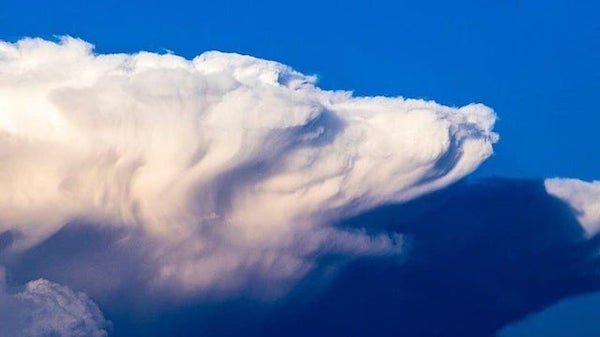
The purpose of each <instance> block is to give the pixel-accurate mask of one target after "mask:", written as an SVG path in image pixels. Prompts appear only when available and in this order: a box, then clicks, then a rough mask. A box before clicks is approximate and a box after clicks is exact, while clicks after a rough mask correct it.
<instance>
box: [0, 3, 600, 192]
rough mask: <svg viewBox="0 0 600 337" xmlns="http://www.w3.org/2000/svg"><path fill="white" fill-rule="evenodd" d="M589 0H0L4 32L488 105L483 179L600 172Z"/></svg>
mask: <svg viewBox="0 0 600 337" xmlns="http://www.w3.org/2000/svg"><path fill="white" fill-rule="evenodd" d="M599 7H600V5H599V4H598V3H597V2H595V1H579V2H577V4H575V3H574V2H571V1H554V0H553V1H537V0H536V1H516V0H510V1H480V2H471V1H451V2H450V1H411V2H408V1H381V2H377V3H372V2H368V1H323V2H322V1H313V0H309V1H302V2H286V1H230V0H229V1H197V2H193V1H179V0H173V1H168V2H164V1H127V2H123V1H113V0H108V1H93V2H80V1H53V2H52V4H49V3H45V4H41V3H40V2H38V1H27V0H25V1H3V3H2V4H1V5H0V22H2V29H1V30H0V38H2V39H5V40H16V39H18V38H21V37H23V36H42V37H52V36H53V35H60V34H69V35H73V36H77V37H81V38H83V39H85V40H88V41H91V42H93V43H95V44H96V48H97V51H99V52H132V51H138V50H149V51H164V50H165V49H168V50H172V51H174V52H175V53H177V54H180V55H184V56H186V57H193V56H194V55H197V54H199V53H201V52H203V51H206V50H211V49H217V50H222V51H234V52H239V53H244V54H251V55H254V56H258V57H261V58H266V59H272V60H277V61H280V62H282V63H285V64H289V65H291V66H292V67H294V68H295V69H297V70H300V71H302V72H305V73H314V74H318V75H319V77H320V86H321V87H324V88H332V89H348V90H354V91H355V92H356V93H357V94H361V95H402V96H406V97H420V98H428V99H434V100H436V101H439V102H440V103H443V104H448V105H461V104H465V103H469V102H483V103H485V104H487V105H489V106H491V107H493V108H494V109H495V110H496V111H497V113H498V114H499V117H500V121H499V123H498V126H497V130H498V131H499V132H500V134H501V142H500V143H498V144H497V146H496V154H495V156H494V157H493V158H492V159H491V160H489V161H488V163H487V164H486V165H484V166H483V167H482V168H481V169H480V170H479V171H478V173H477V174H478V175H483V176H489V175H501V176H512V177H551V176H563V177H579V178H581V179H588V180H589V179H593V178H598V172H600V156H597V155H596V153H597V136H596V128H597V125H598V124H599V123H600V113H599V112H598V108H597V106H596V105H595V99H596V95H597V92H598V89H599V88H600V66H599V64H600V59H599V58H600V41H599V40H600V39H599V38H598V36H599V35H600V23H599V20H597V17H598V13H599V12H600V8H599Z"/></svg>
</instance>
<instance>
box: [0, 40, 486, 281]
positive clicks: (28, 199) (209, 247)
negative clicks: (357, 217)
mask: <svg viewBox="0 0 600 337" xmlns="http://www.w3.org/2000/svg"><path fill="white" fill-rule="evenodd" d="M0 109H1V111H2V114H0V158H2V159H1V160H2V167H1V168H0V185H1V186H2V187H3V193H2V194H1V195H0V233H2V232H10V233H12V234H11V235H12V237H13V238H14V240H12V243H11V246H10V250H11V251H13V252H18V251H23V250H26V249H29V248H31V247H33V246H35V245H37V244H39V243H40V242H42V241H43V240H45V239H47V238H48V237H50V236H52V235H53V234H55V233H57V231H59V230H60V229H61V228H63V227H64V226H65V224H67V223H72V222H80V223H88V224H89V223H92V224H95V225H97V226H111V227H115V228H126V229H127V230H128V231H130V232H131V233H136V236H135V238H133V239H132V240H136V242H137V245H138V246H140V247H143V249H144V250H145V254H144V255H145V256H146V258H147V259H148V261H147V262H148V263H151V264H153V265H155V266H156V267H157V268H156V272H155V274H154V275H153V280H154V282H156V283H157V284H162V283H165V282H167V283H171V282H174V283H176V284H178V286H179V287H180V288H181V289H183V290H189V291H202V290H204V289H209V288H215V287H216V288H224V289H237V288H240V287H244V285H245V284H246V282H247V280H246V279H247V278H248V277H250V275H259V277H262V278H265V279H268V280H270V282H271V283H270V284H272V283H277V282H280V281H281V282H283V283H285V282H288V281H290V280H295V279H297V278H298V277H300V276H302V275H304V274H306V273H307V272H309V271H310V270H311V268H312V267H313V266H314V257H315V256H317V255H321V254H326V253H336V254H345V255H348V256H360V255H371V254H386V253H393V252H396V251H398V249H399V247H400V244H401V240H400V238H399V237H397V236H396V235H394V234H393V233H391V234H371V233H369V231H367V230H364V229H363V230H357V229H352V230H350V229H339V228H336V227H334V226H332V225H331V224H332V223H334V222H335V221H337V220H339V219H341V218H344V217H348V216H352V215H354V214H357V213H359V212H362V211H364V210H367V209H370V208H373V207H376V206H379V205H382V204H386V203H392V202H404V201H407V200H411V199H414V198H416V197H418V196H421V195H423V194H425V193H428V192H431V191H435V190H438V189H441V188H443V187H445V186H448V185H449V184H451V183H453V182H456V181H457V180H459V179H461V178H463V177H464V176H465V175H467V174H468V173H470V172H472V171H473V170H474V169H475V168H477V166H478V165H479V164H480V163H481V162H482V161H484V160H485V159H486V158H488V157H489V156H490V155H491V153H492V144H493V143H494V142H495V141H496V139H497V135H496V134H495V133H494V132H493V131H492V128H493V125H494V122H495V114H494V113H493V111H492V110H491V109H489V108H488V107H486V106H484V105H481V104H471V105H467V106H464V107H460V108H453V107H447V106H443V105H440V104H437V103H435V102H432V101H423V100H415V99H404V98H401V97H396V98H386V97H354V96H352V94H351V93H349V92H343V91H326V90H321V89H319V88H318V87H316V85H315V78H314V77H311V76H305V75H303V74H300V73H298V72H296V71H294V70H292V69H291V68H289V67H287V66H285V65H282V64H279V63H275V62H270V61H265V60H260V59H256V58H253V57H249V56H243V55H237V54H225V53H220V52H207V53H204V54H202V55H200V56H197V57H195V58H194V59H193V60H186V59H184V58H181V57H178V56H175V55H172V54H163V55H160V54H154V53H148V52H140V53H136V54H132V55H128V54H106V55H103V54H95V53H94V52H93V51H92V46H91V45H90V44H88V43H86V42H84V41H81V40H78V39H73V38H68V37H67V38H63V39H61V40H60V41H59V42H56V43H55V42H50V41H45V40H41V39H23V40H20V41H18V42H16V43H7V42H2V43H0Z"/></svg>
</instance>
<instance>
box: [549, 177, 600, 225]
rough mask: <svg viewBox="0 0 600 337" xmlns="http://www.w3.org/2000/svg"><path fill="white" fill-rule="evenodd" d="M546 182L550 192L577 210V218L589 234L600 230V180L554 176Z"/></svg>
mask: <svg viewBox="0 0 600 337" xmlns="http://www.w3.org/2000/svg"><path fill="white" fill-rule="evenodd" d="M544 184H545V186H546V190H547V191H548V193H549V194H552V195H554V196H556V197H557V198H559V199H562V200H563V201H565V202H566V203H568V204H569V205H571V207H573V208H574V209H575V210H576V211H577V218H578V219H579V222H581V225H582V226H583V228H584V229H585V231H586V233H587V234H588V235H589V236H593V235H595V234H597V233H598V232H600V181H592V182H586V181H582V180H579V179H567V178H553V179H546V180H545V182H544Z"/></svg>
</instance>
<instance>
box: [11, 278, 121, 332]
mask: <svg viewBox="0 0 600 337" xmlns="http://www.w3.org/2000/svg"><path fill="white" fill-rule="evenodd" d="M109 326H110V323H109V322H107V321H106V320H105V319H104V316H103V315H102V313H101V312H100V310H99V309H98V307H97V306H96V304H95V303H94V302H93V301H92V300H90V299H89V298H88V297H87V296H86V295H85V294H84V293H79V292H74V291H72V290H71V289H69V288H67V287H64V286H61V285H58V284H56V283H52V282H50V281H47V280H44V279H38V280H35V281H31V282H28V283H27V284H26V285H25V289H24V290H23V291H21V292H18V293H15V294H10V293H8V292H6V289H4V286H2V288H0V336H3V337H4V336H6V337H9V336H10V337H106V336H108V334H107V330H106V329H107V328H108V327H109Z"/></svg>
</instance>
